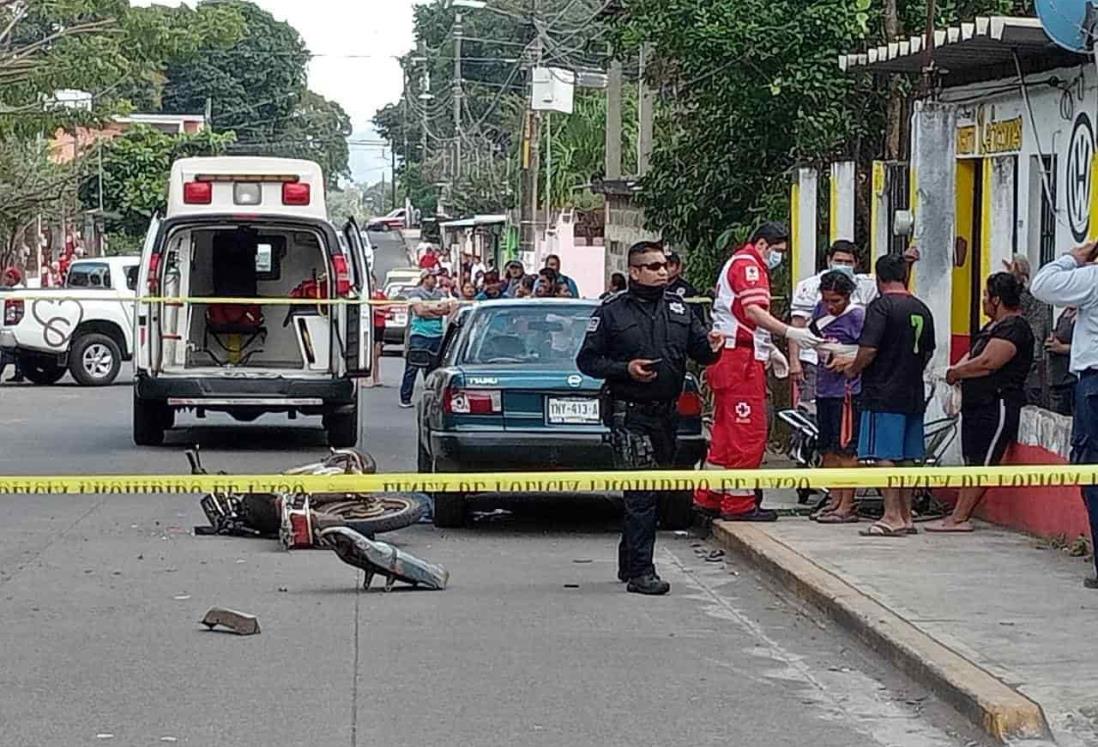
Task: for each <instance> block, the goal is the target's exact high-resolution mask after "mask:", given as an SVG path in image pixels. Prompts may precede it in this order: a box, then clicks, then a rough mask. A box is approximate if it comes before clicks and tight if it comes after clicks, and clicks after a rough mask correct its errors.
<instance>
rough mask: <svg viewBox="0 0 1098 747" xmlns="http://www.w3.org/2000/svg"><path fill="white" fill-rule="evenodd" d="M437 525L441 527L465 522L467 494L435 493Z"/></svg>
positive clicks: (458, 525) (460, 524) (456, 525)
mask: <svg viewBox="0 0 1098 747" xmlns="http://www.w3.org/2000/svg"><path fill="white" fill-rule="evenodd" d="M434 499H435V514H434V518H435V526H436V527H439V528H440V529H446V528H451V527H460V526H463V525H464V524H465V494H464V493H435V494H434Z"/></svg>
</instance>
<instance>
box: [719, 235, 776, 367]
mask: <svg viewBox="0 0 1098 747" xmlns="http://www.w3.org/2000/svg"><path fill="white" fill-rule="evenodd" d="M752 304H754V305H757V306H761V307H763V308H764V309H769V308H770V271H769V270H768V269H767V266H766V262H765V261H764V260H763V258H762V256H761V255H760V254H759V252H758V250H756V249H755V247H754V246H753V245H751V244H746V245H744V246H743V247H741V248H740V249H738V250H736V252H735V254H733V255H732V256H731V257H730V258H729V260H728V261H727V262H725V263H724V267H723V268H721V274H720V276H719V277H718V278H717V300H716V301H714V302H713V329H716V330H719V331H721V332H723V333H724V334H725V336H726V338H727V342H726V347H736V348H750V349H752V350H753V351H754V353H755V358H756V359H757V360H766V359H767V357H768V356H769V355H770V350H771V342H770V333H769V332H767V331H766V330H763V329H758V328H757V327H756V325H755V323H754V322H752V321H751V320H750V319H749V318H748V317H747V314H746V313H745V312H746V307H747V306H750V305H752Z"/></svg>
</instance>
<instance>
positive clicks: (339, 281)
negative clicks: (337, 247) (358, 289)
mask: <svg viewBox="0 0 1098 747" xmlns="http://www.w3.org/2000/svg"><path fill="white" fill-rule="evenodd" d="M332 268H333V269H334V270H335V281H336V295H337V296H340V297H343V296H349V295H350V294H351V272H350V270H349V269H348V267H347V257H346V256H345V255H343V254H337V255H335V256H334V257H332Z"/></svg>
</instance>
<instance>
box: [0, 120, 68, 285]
mask: <svg viewBox="0 0 1098 747" xmlns="http://www.w3.org/2000/svg"><path fill="white" fill-rule="evenodd" d="M73 182H74V174H73V169H72V167H71V166H61V165H58V164H55V163H53V162H52V161H51V160H50V158H49V147H48V146H47V144H46V143H45V142H41V141H36V140H27V139H22V138H17V137H13V136H10V135H9V136H6V137H3V138H0V267H7V266H8V265H9V264H12V263H13V262H14V261H15V259H16V257H15V255H16V254H17V253H18V249H19V242H20V241H22V240H23V237H24V233H25V232H26V231H28V230H29V229H30V228H31V227H32V226H33V225H34V222H35V219H36V218H37V217H38V214H39V212H41V211H52V210H55V209H57V208H58V206H59V205H60V204H61V200H62V199H63V198H64V197H66V196H67V195H70V194H71V192H72V189H73ZM31 241H33V239H31Z"/></svg>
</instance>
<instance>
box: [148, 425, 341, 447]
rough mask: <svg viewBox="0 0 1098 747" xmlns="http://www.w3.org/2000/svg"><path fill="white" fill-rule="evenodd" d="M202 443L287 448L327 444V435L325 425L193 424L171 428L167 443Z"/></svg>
mask: <svg viewBox="0 0 1098 747" xmlns="http://www.w3.org/2000/svg"><path fill="white" fill-rule="evenodd" d="M195 444H198V445H199V446H201V447H203V448H207V449H227V450H248V451H286V450H288V449H294V448H326V447H327V445H328V439H327V435H326V434H325V432H324V430H323V429H322V428H319V427H318V428H308V427H301V428H278V427H271V426H269V425H266V426H263V425H257V426H233V425H216V426H191V427H183V428H177V429H175V430H171V431H168V432H167V434H165V437H164V445H165V446H177V447H189V446H194V445H195Z"/></svg>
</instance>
